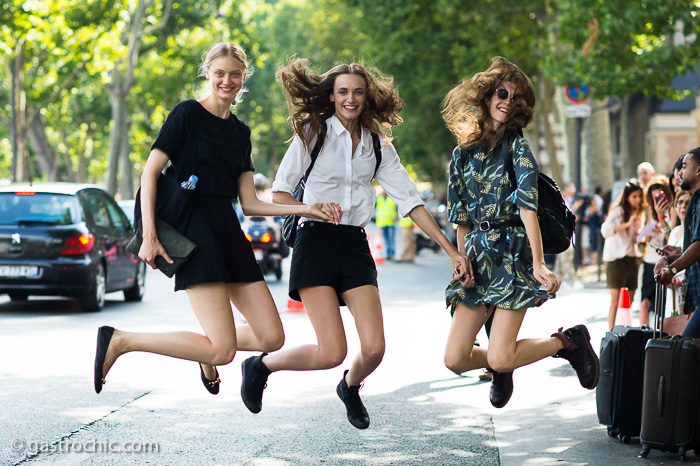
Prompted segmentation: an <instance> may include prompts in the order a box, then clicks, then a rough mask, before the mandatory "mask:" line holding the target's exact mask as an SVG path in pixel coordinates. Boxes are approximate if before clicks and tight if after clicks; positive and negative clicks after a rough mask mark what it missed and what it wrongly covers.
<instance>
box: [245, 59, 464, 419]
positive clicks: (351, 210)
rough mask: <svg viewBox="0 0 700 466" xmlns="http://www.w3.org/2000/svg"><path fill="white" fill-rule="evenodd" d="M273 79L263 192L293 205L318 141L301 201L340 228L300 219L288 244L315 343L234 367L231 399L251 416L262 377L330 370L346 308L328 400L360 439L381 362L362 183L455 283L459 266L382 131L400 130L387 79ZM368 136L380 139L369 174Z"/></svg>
mask: <svg viewBox="0 0 700 466" xmlns="http://www.w3.org/2000/svg"><path fill="white" fill-rule="evenodd" d="M277 79H278V80H279V81H280V82H281V83H282V87H283V89H284V91H285V96H286V98H287V104H288V106H289V109H290V114H291V115H290V118H289V121H290V122H291V125H292V126H293V129H294V132H295V135H294V139H293V141H292V144H291V145H290V147H289V149H288V150H287V153H286V154H285V156H284V159H283V160H282V163H281V164H280V167H279V170H278V172H277V176H276V177H275V181H274V183H273V185H272V191H273V200H274V201H275V202H279V203H282V204H297V203H298V201H297V200H296V199H294V198H293V197H292V194H291V193H292V191H293V189H294V186H295V185H296V184H297V183H298V181H299V179H300V178H301V176H302V174H304V173H305V171H306V169H307V168H308V166H309V165H310V164H311V157H310V154H311V152H312V148H313V147H314V146H315V144H316V142H317V141H318V140H319V138H321V139H322V140H323V146H322V147H321V148H320V152H318V157H317V158H316V161H315V164H314V166H313V169H312V171H311V173H310V175H309V178H308V180H307V181H306V189H305V190H304V201H306V202H312V201H313V200H316V199H325V200H328V201H333V202H337V203H338V204H340V206H341V208H342V218H341V221H340V225H332V224H329V223H324V222H315V221H310V219H308V218H302V219H301V224H300V225H299V228H298V230H297V235H296V240H295V243H294V253H293V255H292V264H291V270H290V280H289V296H290V297H291V298H293V299H295V300H297V301H298V300H301V301H302V302H303V303H304V308H305V309H306V314H307V315H308V317H309V320H310V321H311V324H312V325H313V328H314V331H315V332H316V342H315V343H311V344H307V345H303V346H298V347H295V348H289V349H285V350H283V351H280V352H277V353H273V354H270V355H267V354H263V355H262V356H256V357H252V358H249V359H247V360H246V361H244V363H243V368H242V369H243V382H242V386H241V395H242V397H243V401H244V402H245V404H246V406H247V407H248V409H249V410H250V411H251V412H253V413H257V412H260V410H261V409H262V395H263V390H264V389H265V386H266V384H267V379H268V376H269V375H270V374H271V373H272V372H276V371H280V370H296V371H307V370H319V369H330V368H332V367H336V366H338V365H340V364H341V363H342V362H343V361H344V360H345V357H346V355H347V341H346V337H345V329H344V327H343V321H342V319H341V315H340V306H345V305H347V307H348V309H349V310H350V313H351V314H352V316H353V318H354V320H355V326H356V328H357V333H358V335H359V338H360V352H359V354H357V355H356V356H355V357H354V358H353V361H352V362H351V363H350V369H348V370H345V372H344V374H343V377H342V378H341V380H340V382H339V383H338V386H337V388H336V393H337V394H338V396H339V397H340V399H341V400H342V401H343V403H344V404H345V409H346V413H347V418H348V421H350V423H351V424H352V425H353V426H354V427H356V428H358V429H366V428H367V427H369V423H370V418H369V414H368V413H367V410H366V408H365V406H364V405H363V403H362V400H361V399H360V395H359V389H360V386H361V384H362V383H363V381H364V380H365V378H366V377H367V376H369V375H370V374H371V373H372V372H374V370H375V369H376V368H377V367H378V366H379V364H380V362H381V361H382V358H383V357H384V322H383V318H382V306H381V302H380V299H379V290H378V288H377V269H376V267H375V265H374V260H373V259H372V255H371V253H370V249H369V245H368V243H367V235H366V233H365V230H364V227H365V225H367V224H368V223H369V222H370V221H371V219H372V214H373V212H374V206H375V201H376V200H375V197H376V193H375V190H374V187H373V186H372V179H373V178H374V179H376V181H377V182H378V183H379V185H380V186H381V187H382V188H383V189H385V190H386V192H387V193H388V194H389V195H390V196H391V197H392V199H393V200H394V201H395V202H396V204H397V206H398V211H399V213H400V215H401V216H406V215H409V216H410V217H411V219H412V220H413V221H414V222H416V224H418V226H420V227H421V228H422V229H423V231H425V232H426V233H427V234H428V235H429V236H430V237H431V238H432V239H433V240H434V241H436V242H437V243H438V244H439V245H440V246H441V247H442V248H443V249H444V250H445V251H446V252H447V253H448V255H449V256H450V260H451V262H452V269H453V270H455V271H456V273H457V274H458V275H460V276H461V275H462V274H463V273H464V272H465V271H466V268H467V264H466V261H465V259H464V257H462V256H461V255H460V254H459V252H458V251H457V249H455V247H454V246H452V244H451V243H450V241H449V240H448V239H447V238H446V237H445V235H444V233H443V232H442V231H441V230H440V227H439V226H438V225H437V223H436V222H435V220H434V219H433V217H432V216H431V215H430V213H429V212H428V210H427V209H426V208H425V207H424V204H423V201H422V200H421V198H420V196H418V190H417V189H416V185H415V183H414V182H413V180H411V177H410V176H409V174H408V172H407V171H406V169H405V168H404V167H403V165H401V161H400V160H399V156H398V154H397V153H396V149H394V146H393V145H392V144H391V143H390V142H389V133H390V131H391V129H392V128H393V127H394V126H396V125H398V124H399V123H401V121H402V120H401V118H400V117H399V115H398V113H399V111H400V110H401V109H402V108H403V101H402V100H401V99H400V98H399V96H398V93H397V91H396V89H395V88H394V86H393V82H392V80H391V79H390V78H387V77H384V76H383V75H382V74H381V73H380V72H379V71H378V70H368V69H367V68H365V67H364V66H362V65H359V64H355V63H353V64H349V65H348V64H342V65H337V66H335V67H333V68H332V69H330V70H329V71H327V72H325V73H323V74H321V75H318V74H316V73H314V72H313V71H312V70H311V68H310V67H309V63H308V61H307V60H304V59H297V60H293V61H290V63H288V64H287V66H285V67H284V68H282V69H280V70H278V72H277ZM382 127H383V128H384V130H382ZM372 133H374V134H377V135H379V134H381V136H380V139H381V140H380V143H381V155H382V157H381V164H380V165H379V167H378V168H377V166H376V161H377V158H376V155H375V151H374V145H373V137H372ZM375 169H376V173H375Z"/></svg>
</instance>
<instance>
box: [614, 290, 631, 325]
mask: <svg viewBox="0 0 700 466" xmlns="http://www.w3.org/2000/svg"><path fill="white" fill-rule="evenodd" d="M630 307H632V306H631V304H630V291H629V290H628V289H627V288H622V289H620V300H619V301H618V303H617V314H616V315H615V325H627V326H631V325H632V310H631V309H630Z"/></svg>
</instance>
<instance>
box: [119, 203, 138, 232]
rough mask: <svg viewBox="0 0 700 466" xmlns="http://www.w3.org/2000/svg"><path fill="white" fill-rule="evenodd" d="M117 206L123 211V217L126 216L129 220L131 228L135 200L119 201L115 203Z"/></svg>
mask: <svg viewBox="0 0 700 466" xmlns="http://www.w3.org/2000/svg"><path fill="white" fill-rule="evenodd" d="M117 204H119V207H121V208H122V210H123V211H124V215H126V218H128V219H129V223H130V224H131V226H132V227H133V226H134V205H135V204H136V200H135V199H122V200H120V201H117Z"/></svg>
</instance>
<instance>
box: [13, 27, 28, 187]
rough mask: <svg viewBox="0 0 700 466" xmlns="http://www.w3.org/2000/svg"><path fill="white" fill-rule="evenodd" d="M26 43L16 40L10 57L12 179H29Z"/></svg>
mask: <svg viewBox="0 0 700 466" xmlns="http://www.w3.org/2000/svg"><path fill="white" fill-rule="evenodd" d="M26 50H27V43H26V42H25V41H24V39H22V40H20V41H19V42H17V46H16V47H15V57H14V58H13V59H12V67H11V73H12V121H13V123H14V125H13V126H14V141H13V148H14V154H13V172H14V181H29V179H30V172H29V149H28V148H27V96H26V94H25V92H24V62H25V56H24V55H25V52H26Z"/></svg>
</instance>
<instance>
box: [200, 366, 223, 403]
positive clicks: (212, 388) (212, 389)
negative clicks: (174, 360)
mask: <svg viewBox="0 0 700 466" xmlns="http://www.w3.org/2000/svg"><path fill="white" fill-rule="evenodd" d="M214 372H216V376H215V377H214V380H209V379H207V376H206V375H204V369H203V368H202V363H201V362H200V363H199V373H200V375H201V376H202V383H203V384H204V388H206V389H207V391H208V392H209V393H211V394H212V395H217V394H218V393H219V384H220V383H221V379H220V378H219V371H218V370H217V369H216V367H214Z"/></svg>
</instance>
